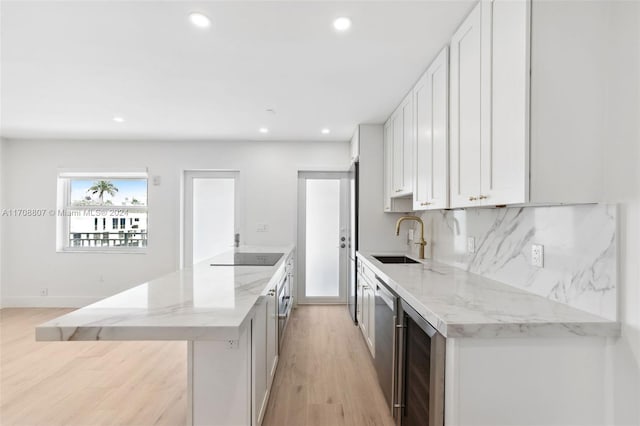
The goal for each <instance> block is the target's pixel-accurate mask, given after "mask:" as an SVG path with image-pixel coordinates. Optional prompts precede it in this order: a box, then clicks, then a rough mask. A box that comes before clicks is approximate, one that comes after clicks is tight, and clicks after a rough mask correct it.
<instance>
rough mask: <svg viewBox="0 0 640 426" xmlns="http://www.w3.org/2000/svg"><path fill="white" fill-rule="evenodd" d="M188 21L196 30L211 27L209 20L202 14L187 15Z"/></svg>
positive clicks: (192, 13)
mask: <svg viewBox="0 0 640 426" xmlns="http://www.w3.org/2000/svg"><path fill="white" fill-rule="evenodd" d="M189 20H190V21H191V23H192V24H193V25H195V26H196V27H198V28H208V27H210V26H211V19H209V17H208V16H207V15H205V14H203V13H199V12H191V13H190V14H189Z"/></svg>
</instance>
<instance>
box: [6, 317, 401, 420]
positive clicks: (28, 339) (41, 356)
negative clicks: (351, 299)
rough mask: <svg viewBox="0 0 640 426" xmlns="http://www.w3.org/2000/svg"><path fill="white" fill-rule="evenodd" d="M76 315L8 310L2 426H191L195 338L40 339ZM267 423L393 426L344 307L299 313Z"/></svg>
mask: <svg viewBox="0 0 640 426" xmlns="http://www.w3.org/2000/svg"><path fill="white" fill-rule="evenodd" d="M68 311H69V310H68V309H2V310H0V424H1V425H2V426H40V425H42V426H57V425H65V426H93V425H131V426H147V425H184V424H185V422H186V407H187V404H186V374H187V366H186V358H187V357H186V343H185V342H36V341H35V337H34V335H35V332H34V328H35V326H36V325H38V324H40V323H43V322H45V321H47V320H49V319H51V318H54V317H56V316H59V315H62V314H64V313H66V312H68ZM263 425H264V426H325V425H326V426H334V425H335V426H338V425H349V426H352V425H353V426H360V425H363V426H365V425H380V426H387V425H388V426H392V425H393V421H392V418H391V416H390V415H389V413H388V412H387V410H386V404H385V402H384V399H383V396H382V391H381V390H380V388H379V387H378V383H377V379H376V375H375V370H374V368H373V363H372V360H371V356H370V355H369V352H368V349H367V348H366V346H365V343H364V341H363V339H362V337H361V335H360V334H359V331H358V329H357V328H356V327H355V326H354V325H353V324H352V323H351V321H350V319H349V316H348V314H347V311H346V308H345V307H344V306H301V307H299V308H298V309H296V310H294V313H293V315H292V317H291V320H290V322H289V329H288V330H287V336H286V338H285V342H284V345H283V348H282V354H281V358H280V364H279V366H278V371H277V373H276V377H275V382H274V385H273V388H272V393H271V398H270V400H269V406H268V409H267V412H266V414H265V418H264V421H263Z"/></svg>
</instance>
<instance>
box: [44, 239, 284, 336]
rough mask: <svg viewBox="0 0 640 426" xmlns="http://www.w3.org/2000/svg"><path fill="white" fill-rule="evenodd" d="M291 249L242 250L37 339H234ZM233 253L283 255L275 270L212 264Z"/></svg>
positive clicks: (71, 317)
mask: <svg viewBox="0 0 640 426" xmlns="http://www.w3.org/2000/svg"><path fill="white" fill-rule="evenodd" d="M292 250H293V246H285V247H266V246H260V247H253V246H244V247H240V248H239V249H235V250H234V251H229V252H227V253H225V254H223V255H221V256H216V257H214V258H212V259H207V260H206V261H203V262H200V263H198V264H196V265H194V266H193V267H192V268H185V269H181V270H178V271H176V272H172V273H170V274H167V275H164V276H162V277H159V278H156V279H153V280H151V281H148V282H146V283H144V284H141V285H138V286H136V287H133V288H131V289H129V290H125V291H123V292H121V293H118V294H116V295H114V296H111V297H107V298H106V299H103V300H101V301H99V302H96V303H93V304H91V305H88V306H86V307H84V308H80V309H78V310H76V311H73V312H70V313H68V314H66V315H63V316H61V317H58V318H56V319H53V320H51V321H48V322H46V323H44V324H42V325H40V326H38V327H37V328H36V340H40V341H64V340H236V339H238V337H239V335H240V330H241V328H242V327H243V326H244V325H245V324H246V322H247V321H248V320H249V319H250V315H251V312H252V311H253V307H254V305H255V304H256V302H257V301H258V300H259V298H261V297H264V295H265V294H266V292H267V291H268V290H269V289H270V288H271V287H272V286H273V284H275V281H276V280H277V279H278V278H279V277H280V276H281V275H282V273H284V270H285V261H286V259H287V257H288V256H289V254H290V253H291V252H292ZM234 252H246V253H284V255H283V256H282V257H281V258H280V260H279V261H278V262H277V263H276V264H275V265H274V266H210V264H211V262H212V261H213V260H214V259H215V260H216V261H220V260H229V259H231V258H232V256H233V253H234Z"/></svg>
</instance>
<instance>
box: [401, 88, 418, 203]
mask: <svg viewBox="0 0 640 426" xmlns="http://www.w3.org/2000/svg"><path fill="white" fill-rule="evenodd" d="M414 133H415V131H414V128H413V93H411V92H410V93H409V94H408V95H407V97H406V98H405V99H404V101H403V102H402V188H401V189H402V194H405V195H406V194H409V193H411V192H412V190H413V163H414V158H413V157H414V153H413V150H414V139H415V138H414Z"/></svg>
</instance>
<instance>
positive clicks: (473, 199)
mask: <svg viewBox="0 0 640 426" xmlns="http://www.w3.org/2000/svg"><path fill="white" fill-rule="evenodd" d="M477 199H478V198H476V197H474V196H471V197H469V201H476V200H477Z"/></svg>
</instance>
